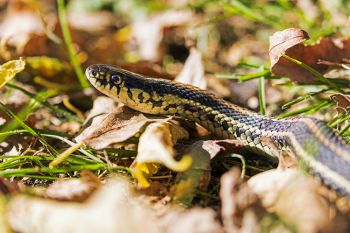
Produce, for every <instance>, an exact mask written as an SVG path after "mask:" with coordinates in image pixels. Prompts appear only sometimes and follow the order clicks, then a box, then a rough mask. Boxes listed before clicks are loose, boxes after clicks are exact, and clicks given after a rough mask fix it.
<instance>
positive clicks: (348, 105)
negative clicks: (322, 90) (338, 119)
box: [330, 93, 350, 112]
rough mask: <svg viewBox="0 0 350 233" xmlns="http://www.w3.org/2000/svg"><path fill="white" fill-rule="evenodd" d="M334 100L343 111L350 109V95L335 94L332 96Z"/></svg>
mask: <svg viewBox="0 0 350 233" xmlns="http://www.w3.org/2000/svg"><path fill="white" fill-rule="evenodd" d="M330 98H331V99H332V100H334V101H335V102H337V105H338V107H339V108H340V109H341V110H342V111H345V112H347V111H349V110H350V95H344V94H339V93H338V94H333V95H331V96H330Z"/></svg>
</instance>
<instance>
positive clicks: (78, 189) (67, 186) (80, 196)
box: [45, 171, 101, 202]
mask: <svg viewBox="0 0 350 233" xmlns="http://www.w3.org/2000/svg"><path fill="white" fill-rule="evenodd" d="M100 184H101V183H100V180H99V179H98V178H97V177H96V176H95V174H93V173H91V172H88V171H86V172H83V177H82V178H80V179H64V180H58V181H56V182H54V183H53V184H51V185H50V186H49V187H48V188H47V189H46V192H45V196H46V197H47V198H49V199H54V200H59V201H75V202H82V201H84V200H86V199H87V198H88V197H89V196H90V195H91V194H92V193H93V192H94V191H95V190H96V189H97V188H98V187H99V186H100Z"/></svg>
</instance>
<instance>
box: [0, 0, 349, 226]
mask: <svg viewBox="0 0 350 233" xmlns="http://www.w3.org/2000/svg"><path fill="white" fill-rule="evenodd" d="M14 2H16V1H14ZM48 2H49V1H48ZM70 2H74V4H76V6H79V4H82V3H81V2H80V3H79V0H72V1H70ZM86 2H87V1H83V3H84V4H87V3H86ZM209 2H210V1H209ZM234 2H235V4H233V5H234V6H235V7H242V5H240V4H243V3H240V2H239V3H238V1H232V3H234ZM21 4H22V3H21ZM23 4H24V5H25V3H23ZM103 4H106V5H105V6H103V7H104V8H106V9H112V8H113V7H115V6H114V5H113V6H111V5H108V4H109V3H103ZM169 4H173V3H170V1H169ZM177 4H178V3H177ZM298 4H300V3H298ZM308 4H311V5H312V6H316V5H313V4H314V3H313V2H309V3H308ZM320 4H321V3H320ZM24 5H23V9H24V11H23V12H21V11H18V12H16V9H17V8H16V5H15V4H14V5H11V7H12V8H11V9H12V11H13V12H12V13H11V14H10V13H9V15H8V16H6V17H5V18H6V19H7V21H4V22H5V23H3V24H2V25H1V26H2V27H5V26H6V27H7V30H8V29H11V28H10V27H8V25H11V24H12V23H13V24H14V25H15V24H16V18H20V17H21V16H23V13H25V12H26V11H28V12H29V14H28V15H26V17H30V18H28V19H30V20H29V21H28V22H27V23H30V24H31V23H33V22H37V23H34V24H36V26H38V25H39V26H40V27H37V28H35V27H34V28H32V31H28V30H24V31H22V34H21V35H23V38H20V37H18V34H16V33H15V34H12V36H11V37H8V38H5V39H4V38H3V37H1V39H2V41H1V45H0V47H1V51H2V53H1V57H2V58H3V59H4V58H5V59H4V60H6V61H7V60H9V59H17V57H19V56H24V55H29V56H30V57H26V58H25V62H26V63H27V66H26V68H25V69H24V70H21V69H19V70H18V73H17V75H16V76H17V77H18V79H12V80H11V81H9V82H10V85H11V84H12V83H16V85H17V84H19V85H22V84H21V83H20V82H23V83H24V84H25V85H27V86H29V87H30V88H31V92H33V93H36V92H37V91H46V90H47V89H55V90H59V91H60V92H61V94H57V93H58V92H56V94H54V95H53V97H51V96H48V97H47V99H41V100H40V101H37V102H38V103H40V105H37V106H38V109H39V110H37V109H35V110H33V112H30V113H26V114H23V119H22V120H23V123H25V124H26V125H27V126H28V127H27V128H26V129H27V130H22V129H20V128H18V127H16V129H14V130H19V131H18V132H20V133H17V135H16V136H18V138H21V139H22V140H23V141H26V144H23V142H22V141H21V142H20V143H21V145H20V146H19V145H18V142H17V145H15V146H14V147H13V150H11V151H13V152H14V153H12V152H11V153H10V154H6V155H4V158H3V159H2V160H1V161H2V163H1V166H3V167H2V168H1V172H3V173H1V174H6V172H8V174H15V175H17V176H18V178H15V175H13V176H8V175H6V177H11V180H12V181H14V182H16V183H19V184H20V185H22V186H23V184H26V185H29V186H30V187H26V188H24V189H21V190H20V191H19V193H18V194H16V195H13V194H11V193H8V192H4V190H3V189H1V191H2V195H1V196H0V212H1V213H3V214H1V218H0V222H1V223H4V224H1V225H0V226H1V227H2V228H1V229H0V231H1V232H14V231H16V232H72V231H73V232H96V231H97V232H100V231H101V232H208V233H209V232H295V231H297V232H311V233H313V232H315V233H316V232H334V231H336V232H347V231H348V229H349V223H348V218H349V210H348V208H347V206H349V203H348V201H347V200H344V199H342V198H340V199H339V197H337V196H336V195H335V194H334V193H332V192H328V191H326V190H323V189H322V188H320V185H319V184H318V183H317V182H315V181H314V180H313V179H311V178H310V177H309V176H306V175H305V174H303V173H301V172H299V171H297V170H296V169H295V168H288V167H289V166H284V167H282V166H279V168H278V169H277V170H272V171H270V172H266V173H260V174H258V175H256V172H257V171H261V170H258V168H259V167H260V166H261V164H259V162H257V163H253V165H252V164H251V161H252V160H254V159H256V157H254V156H250V155H251V154H250V153H249V152H244V150H243V151H242V150H241V149H242V148H244V146H245V144H244V142H242V141H237V140H213V138H212V136H211V135H208V134H207V132H205V131H204V130H203V131H199V129H200V127H199V126H196V127H193V123H192V125H191V126H190V124H187V123H188V122H186V121H183V120H179V119H176V118H173V117H168V116H167V117H157V116H151V115H147V114H141V113H139V112H135V111H133V110H130V109H128V108H126V107H125V106H122V105H120V104H118V103H115V102H114V101H112V100H111V99H108V98H106V97H97V98H96V93H95V92H94V91H92V90H91V89H90V90H85V91H84V92H81V91H79V85H78V84H77V82H76V80H73V79H72V77H75V75H74V73H73V71H72V69H71V67H70V64H69V63H68V62H67V59H66V54H65V53H64V50H62V49H61V47H63V46H61V45H59V44H57V43H60V41H61V42H62V38H60V37H59V36H60V34H61V32H60V31H59V25H58V24H57V23H58V21H57V20H56V18H55V14H54V12H53V11H52V9H54V7H53V8H51V10H50V8H49V9H46V10H45V9H42V11H41V13H40V14H46V13H45V12H47V11H48V12H50V11H51V16H54V17H52V18H50V17H48V18H44V21H43V22H42V21H41V19H40V17H38V14H32V12H31V8H29V9H28V8H25V7H24ZM44 5H45V4H44ZM72 5H73V3H72ZM136 5H137V4H136ZM204 5H205V4H204ZM19 6H20V5H19ZM52 6H53V5H52ZM190 7H193V8H189V9H190V10H189V11H188V10H182V9H180V10H179V9H178V10H176V11H172V10H169V11H168V10H167V11H164V12H163V13H157V12H156V13H153V14H152V15H151V16H148V15H143V14H141V15H142V17H140V18H138V19H137V18H133V17H130V18H131V20H130V22H127V20H126V19H125V18H122V17H121V16H120V15H119V13H118V14H116V13H112V14H110V12H108V13H107V12H106V13H107V14H106V15H102V14H99V13H100V12H94V13H93V14H86V16H84V17H82V18H81V19H79V17H78V16H79V12H69V15H68V16H69V17H68V18H69V24H70V25H69V26H70V27H71V33H72V36H73V41H74V49H75V50H76V56H77V57H78V59H79V61H80V62H81V63H83V64H84V66H85V65H86V66H87V65H88V64H92V63H102V62H103V63H112V64H119V65H121V66H125V67H128V69H130V70H134V71H136V72H138V73H144V74H146V75H148V76H156V77H165V78H168V79H172V78H173V77H175V76H177V80H178V81H181V82H186V83H189V84H192V85H196V86H200V87H201V88H204V87H206V86H208V88H209V89H213V83H214V82H211V81H213V80H215V82H217V83H218V84H216V88H214V89H215V90H217V91H218V92H220V93H218V94H219V95H220V96H223V97H226V98H228V97H232V96H233V95H234V94H237V95H238V96H243V94H245V96H247V97H246V98H245V100H244V101H242V104H243V105H244V106H250V107H251V106H253V108H256V107H257V104H255V105H254V104H252V103H247V102H248V100H249V99H252V98H255V100H257V98H256V97H255V93H256V92H257V91H258V88H257V85H252V84H251V83H246V84H247V85H246V86H245V87H244V88H243V86H240V87H238V88H237V87H236V88H235V89H234V88H232V86H236V84H233V82H230V81H228V80H218V79H215V77H213V73H215V72H222V71H225V72H236V71H238V72H240V71H242V70H243V71H244V72H247V69H246V68H243V69H242V68H241V67H244V65H243V66H241V65H242V64H241V63H240V62H241V61H242V60H245V61H244V62H247V61H250V62H251V61H252V60H253V61H256V60H254V59H260V58H257V56H256V55H257V54H259V55H260V56H266V55H267V54H266V53H267V51H265V50H264V49H263V48H265V47H267V44H266V43H264V42H262V41H260V40H257V39H256V38H255V37H257V36H256V35H252V34H251V33H252V27H256V23H252V22H250V21H249V20H247V19H243V17H242V16H238V15H234V16H232V15H231V16H230V17H228V18H225V19H220V20H221V21H223V22H224V23H225V24H226V27H225V29H228V31H227V30H218V27H219V23H218V21H217V20H218V19H219V18H221V17H222V13H223V12H224V13H225V17H227V16H228V15H230V14H236V13H235V12H237V10H238V11H240V10H242V9H244V7H243V8H237V9H235V11H232V8H230V9H231V11H227V12H226V11H225V10H222V9H220V8H218V7H217V6H214V7H213V8H211V7H209V8H208V9H209V10H207V8H206V6H205V7H204V8H201V7H202V6H198V5H196V4H194V5H192V3H190ZM225 7H227V5H226V6H224V8H223V9H226V8H225ZM300 7H302V6H300ZM71 8H73V7H71ZM155 8H157V6H156V7H155ZM17 10H18V9H17ZM304 10H305V9H304ZM332 11H335V10H334V9H333V10H332ZM28 12H27V13H28ZM140 12H141V11H140ZM241 12H242V11H241ZM243 12H245V13H247V9H246V10H245V11H243ZM127 13H131V12H127V11H126V12H124V14H127ZM16 14H17V15H16ZM40 14H39V15H40ZM205 14H209V15H210V16H213V18H212V19H211V20H210V23H209V24H208V22H205V23H203V20H204V21H205V20H207V19H206V18H207V17H204V16H206V15H205ZM319 14H322V11H320V12H318V14H315V15H314V16H313V17H311V18H310V20H312V18H315V19H316V18H317V15H319ZM337 14H341V12H340V11H339V12H337ZM218 16H219V17H218ZM343 16H344V15H343ZM343 18H344V17H343ZM77 19H78V20H77ZM79 20H80V21H82V22H83V23H84V24H85V27H82V26H81V25H82V23H81V22H80V25H79V22H75V21H79ZM89 20H90V21H89ZM11 21H12V22H11ZM86 22H91V24H89V23H86ZM237 22H238V23H237ZM195 24H197V25H195ZM86 25H90V26H89V27H86ZM91 25H94V26H93V27H92V26H91ZM198 25H200V26H198ZM233 25H235V27H232V26H233ZM221 26H222V25H221ZM232 28H233V32H231V31H230V30H231V29H232ZM187 29H190V30H188V31H187ZM213 29H214V31H215V32H214V31H212V30H213ZM254 30H255V29H254ZM144 31H146V32H152V35H153V37H151V36H149V35H150V34H149V33H148V34H147V33H143V32H144ZM257 31H260V30H257ZM3 32H4V31H2V33H3ZM15 32H16V31H15ZM225 33H227V34H226V35H230V36H229V37H230V38H227V37H225ZM263 33H265V34H271V31H268V32H266V31H264V32H263ZM280 33H282V34H280V35H279V36H277V37H280V38H279V39H280V40H281V41H279V42H278V40H277V43H276V40H275V38H272V41H271V42H272V43H271V44H270V46H271V49H270V56H271V63H272V72H273V73H274V75H277V76H288V77H289V78H290V80H292V81H294V82H296V83H302V84H305V83H307V84H310V83H317V82H319V79H318V78H316V77H315V75H314V74H310V72H308V71H305V69H303V68H301V67H300V66H297V65H296V63H295V62H291V60H288V59H287V58H286V57H285V56H283V55H287V56H289V57H290V58H293V59H296V60H298V61H300V62H302V63H304V64H306V65H308V66H310V67H312V68H313V69H314V70H316V71H317V72H319V73H320V74H321V75H323V74H325V73H326V72H328V70H329V69H334V68H335V67H336V68H344V67H346V62H347V61H346V59H344V57H345V56H346V54H347V40H348V39H340V40H339V39H338V40H335V41H336V42H334V40H332V39H329V38H324V39H321V40H320V41H319V42H317V43H316V44H315V45H303V44H302V43H303V42H304V41H305V40H306V39H307V37H308V36H307V34H306V33H305V32H303V31H301V30H300V29H295V28H294V29H288V30H287V31H286V32H280ZM57 35H58V37H57V38H56V37H55V36H57ZM201 35H204V36H201ZM277 35H278V34H277ZM12 37H13V38H12ZM219 37H220V38H219ZM275 37H276V35H275ZM169 38H170V41H172V42H170V43H173V44H171V45H169ZM179 38H180V39H179ZM203 38H205V39H203ZM218 38H219V40H218ZM57 39H58V40H57ZM225 41H226V42H225ZM174 42H175V43H174ZM224 42H225V43H227V44H226V46H222V43H224ZM182 43H184V44H182ZM274 43H275V44H274ZM208 45H212V46H208ZM171 46H174V47H173V48H172V47H171ZM13 48H15V49H14V50H13ZM174 48H175V49H174ZM203 48H204V49H203ZM184 53H185V54H186V56H187V55H189V56H188V58H187V60H186V61H184V60H182V59H183V54H184ZM254 56H255V57H254ZM250 59H252V60H250ZM144 60H146V61H144ZM147 60H148V61H147ZM15 61H21V60H13V61H12V62H15ZM244 62H243V63H244ZM2 63H4V62H2ZM225 64H226V65H225ZM227 64H230V65H231V67H227ZM246 64H248V63H246ZM335 64H337V65H335ZM339 64H341V65H339ZM234 65H238V66H237V67H232V66H234ZM19 67H20V66H19ZM261 67H262V66H260V67H258V68H254V69H261ZM23 68H24V67H23ZM250 68H251V67H250ZM233 70H234V71H233ZM7 71H11V69H10V70H7ZM179 71H181V72H179ZM264 72H265V73H266V70H264ZM10 76H11V77H10ZM10 76H8V77H10V78H13V77H14V75H13V76H12V74H11V75H10ZM271 77H274V76H271ZM325 77H328V76H327V74H325ZM333 77H338V76H334V75H333V76H332V77H331V78H333ZM10 78H4V82H3V83H4V84H5V83H8V80H9V79H10ZM207 78H209V79H207ZM267 78H268V77H267ZM343 79H346V76H345V78H344V77H343ZM271 83H273V81H271V82H270V80H269V81H268V83H267V85H268V88H270V89H267V90H269V91H268V94H270V93H272V92H273V91H276V90H277V91H279V93H280V95H281V96H282V97H280V98H279V100H276V98H273V97H272V98H271V100H272V101H268V102H269V103H273V104H276V105H277V104H279V103H281V101H284V100H288V99H289V98H290V96H293V93H291V94H289V93H288V95H286V93H284V92H283V89H282V91H281V90H279V89H278V88H279V87H276V86H274V85H270V84H271ZM25 85H24V86H23V88H25V89H26V90H27V86H25ZM21 87H22V86H21ZM6 89H7V88H6ZM223 89H224V90H223ZM248 89H251V90H248ZM270 90H271V91H270ZM62 92H63V93H62ZM72 92H74V93H72ZM4 93H5V95H4V97H6V93H7V90H6V91H4ZM44 94H46V93H44ZM79 96H80V97H81V96H83V98H80V97H79ZM86 96H87V98H84V97H86ZM325 96H326V97H325V98H331V99H332V100H334V101H335V102H336V103H337V106H338V108H339V109H341V110H340V111H339V112H338V114H339V117H340V116H342V114H347V113H348V107H349V104H348V102H349V101H348V95H347V94H344V93H342V94H340V93H336V94H334V93H331V94H330V93H326V94H325ZM2 97H3V96H2ZM91 97H93V98H94V99H95V101H94V102H92V101H91ZM274 97H276V95H274ZM317 97H318V96H317ZM12 98H14V99H16V98H17V97H16V96H12ZM322 98H324V97H323V96H322ZM4 99H5V100H8V98H4ZM87 99H88V101H86V100H87ZM280 99H282V100H280ZM64 100H66V101H64ZM67 101H68V102H67ZM250 102H251V101H250ZM256 102H257V101H256ZM5 103H6V102H5ZM67 103H69V104H71V105H70V106H71V107H69V106H68V105H67ZM92 105H93V107H92V108H91V106H92ZM42 106H45V108H43V107H42ZM47 106H49V107H50V108H49V109H47V108H46V107H47ZM254 106H255V107H254ZM43 109H44V111H43ZM271 109H272V110H271ZM276 109H278V108H277V107H274V106H271V108H270V110H269V111H267V112H271V113H272V114H276ZM11 110H13V111H14V112H16V113H17V112H18V111H17V109H13V108H11ZM76 110H78V111H80V112H86V111H89V112H90V113H89V114H87V115H86V119H85V122H84V124H81V123H79V122H77V121H76V120H74V119H73V118H70V117H67V116H72V115H73V116H75V115H76V113H77V111H76ZM61 113H64V114H61ZM60 114H61V115H60ZM69 114H70V115H69ZM62 116H65V117H64V118H62ZM343 116H344V115H343ZM345 118H346V116H345ZM342 120H343V118H339V121H342ZM336 123H337V122H336ZM334 124H335V123H334ZM21 125H22V126H23V125H24V124H21ZM17 128H18V129H17ZM73 128H74V129H73ZM31 129H32V130H33V131H30V130H31ZM52 130H53V131H52ZM56 131H61V133H62V132H63V133H64V134H63V135H64V136H58V132H56ZM16 132H17V131H8V132H7V131H6V132H5V133H6V134H7V133H8V134H12V133H16ZM28 132H32V133H33V132H37V135H39V136H43V137H45V140H47V141H48V142H49V144H50V145H52V146H54V148H55V149H57V150H58V153H57V154H55V155H54V156H52V155H48V154H47V153H46V152H45V150H43V149H42V146H41V145H40V143H37V141H38V140H37V139H36V137H34V136H31V135H30V134H28ZM77 132H79V135H77ZM60 135H61V134H60ZM12 137H13V135H12V136H10V137H9V139H11V138H12ZM60 137H61V138H60ZM63 138H64V139H63ZM67 138H68V139H67ZM9 139H6V140H5V143H7V142H9ZM67 140H68V141H67ZM70 140H72V141H70ZM73 141H75V142H78V143H84V144H85V146H82V147H81V148H79V151H78V150H76V149H78V148H75V149H74V150H72V151H70V152H69V154H67V157H65V158H64V159H63V160H62V161H61V162H60V163H59V164H57V165H56V166H55V167H48V165H49V164H51V162H52V161H54V160H55V159H56V158H57V156H58V154H60V153H62V151H64V150H66V147H67V144H68V145H69V146H71V145H74V143H75V142H73ZM15 144H16V143H15ZM75 145H77V144H75ZM11 146H12V145H11ZM230 153H233V154H230ZM236 153H239V154H243V155H244V156H236V158H235V154H236ZM58 157H59V156H58ZM237 157H238V158H239V159H237ZM253 157H254V159H253ZM257 160H259V159H257ZM21 161H23V163H21ZM241 163H244V164H247V165H245V166H243V167H242V166H241V165H240V164H241ZM72 164H73V165H74V166H72ZM237 164H239V165H238V166H240V167H242V169H243V171H241V170H239V169H237ZM281 164H282V163H281ZM230 166H234V168H232V169H229V168H230ZM18 167H19V168H18ZM17 168H18V170H16V169H17ZM22 168H24V169H31V170H30V173H26V174H24V175H23V173H16V172H17V171H21V169H22ZM251 168H254V169H252V171H248V172H245V170H246V169H247V170H250V169H251ZM119 169H120V170H119ZM85 170H90V172H86V171H85ZM262 170H266V168H263V169H262ZM23 171H28V170H23ZM115 173H118V174H115ZM129 173H130V174H131V175H132V176H133V178H134V179H130V174H129ZM242 174H245V176H244V177H243V178H242ZM22 176H24V178H21V177H22ZM126 176H127V177H129V178H127V179H126V178H125V177H126ZM70 177H74V178H70ZM78 177H80V178H78ZM220 177H221V180H220V181H219V179H220ZM45 178H47V179H49V178H50V179H53V180H57V181H53V182H50V183H51V184H50V185H49V186H48V183H49V182H47V181H45V180H44V179H45ZM41 180H44V182H41ZM32 186H34V187H32ZM35 186H44V187H35ZM47 186H48V187H47ZM157 186H158V187H157ZM28 193H30V195H28ZM202 206H204V207H202ZM335 206H336V207H337V208H335ZM157 208H158V209H157Z"/></svg>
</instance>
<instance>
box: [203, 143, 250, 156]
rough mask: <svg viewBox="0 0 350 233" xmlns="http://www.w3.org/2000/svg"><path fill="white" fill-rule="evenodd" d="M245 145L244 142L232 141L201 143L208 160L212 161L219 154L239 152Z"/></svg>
mask: <svg viewBox="0 0 350 233" xmlns="http://www.w3.org/2000/svg"><path fill="white" fill-rule="evenodd" d="M245 145H246V142H244V141H240V140H233V139H225V140H208V141H204V142H203V149H204V150H206V151H207V152H208V153H209V155H210V158H211V159H213V158H214V157H215V156H216V155H217V154H219V153H220V152H223V151H226V152H229V151H236V152H237V151H239V150H240V149H242V147H244V146H245Z"/></svg>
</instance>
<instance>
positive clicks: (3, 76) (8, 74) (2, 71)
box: [0, 58, 25, 88]
mask: <svg viewBox="0 0 350 233" xmlns="http://www.w3.org/2000/svg"><path fill="white" fill-rule="evenodd" d="M24 67H25V61H24V60H23V59H22V58H20V59H18V60H12V61H8V62H6V63H5V64H3V65H1V66H0V88H1V87H3V86H4V85H5V84H6V83H7V82H8V81H10V80H11V79H13V78H14V77H15V75H16V74H17V73H19V72H21V71H22V70H24Z"/></svg>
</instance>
